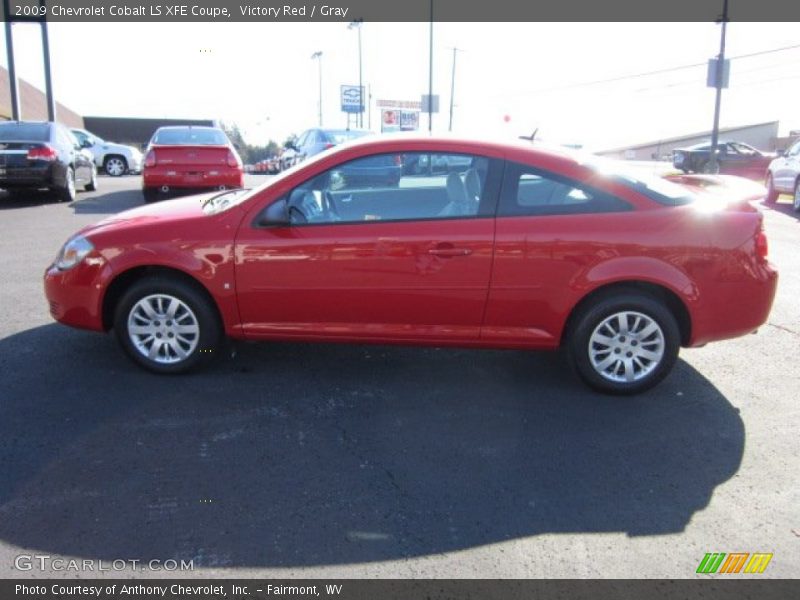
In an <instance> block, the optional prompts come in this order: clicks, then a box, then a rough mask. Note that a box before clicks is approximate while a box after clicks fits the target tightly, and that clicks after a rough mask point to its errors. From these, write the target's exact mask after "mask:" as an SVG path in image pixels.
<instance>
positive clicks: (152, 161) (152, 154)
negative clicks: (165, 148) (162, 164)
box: [144, 150, 156, 167]
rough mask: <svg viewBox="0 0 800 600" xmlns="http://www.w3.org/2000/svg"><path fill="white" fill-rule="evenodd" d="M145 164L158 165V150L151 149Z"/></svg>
mask: <svg viewBox="0 0 800 600" xmlns="http://www.w3.org/2000/svg"><path fill="white" fill-rule="evenodd" d="M144 166H145V167H155V166H156V151H155V150H150V151H149V152H148V153H147V156H145V158H144Z"/></svg>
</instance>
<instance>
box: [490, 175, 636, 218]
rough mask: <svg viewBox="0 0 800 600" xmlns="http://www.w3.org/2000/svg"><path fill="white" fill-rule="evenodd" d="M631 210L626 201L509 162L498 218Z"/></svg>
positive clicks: (559, 177) (560, 177) (578, 183)
mask: <svg viewBox="0 0 800 600" xmlns="http://www.w3.org/2000/svg"><path fill="white" fill-rule="evenodd" d="M632 209H633V207H632V206H631V205H630V204H629V203H628V202H626V201H625V200H623V199H621V198H618V197H616V196H614V195H612V194H609V193H608V192H604V191H602V190H598V189H595V188H592V187H589V186H586V185H584V184H583V183H581V182H578V181H573V180H571V179H568V178H565V177H562V176H560V175H557V174H554V173H549V172H546V171H542V170H539V169H536V168H534V167H529V166H527V165H523V164H520V163H508V165H507V166H506V172H505V176H504V178H503V189H502V192H501V196H500V208H499V212H498V216H539V215H541V216H544V215H571V214H590V213H606V212H623V211H628V210H632Z"/></svg>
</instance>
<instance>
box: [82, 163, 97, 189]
mask: <svg viewBox="0 0 800 600" xmlns="http://www.w3.org/2000/svg"><path fill="white" fill-rule="evenodd" d="M84 189H85V190H86V191H87V192H96V191H97V167H96V166H94V164H92V176H91V177H90V178H89V183H87V184H86V186H85V187H84Z"/></svg>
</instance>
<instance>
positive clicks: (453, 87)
mask: <svg viewBox="0 0 800 600" xmlns="http://www.w3.org/2000/svg"><path fill="white" fill-rule="evenodd" d="M457 52H461V50H460V49H459V48H453V75H452V78H451V79H450V125H449V126H448V128H447V131H453V105H454V99H455V95H456V53H457Z"/></svg>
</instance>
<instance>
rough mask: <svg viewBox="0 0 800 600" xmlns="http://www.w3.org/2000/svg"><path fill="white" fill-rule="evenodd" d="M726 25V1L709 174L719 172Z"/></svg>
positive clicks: (724, 3) (725, 4)
mask: <svg viewBox="0 0 800 600" xmlns="http://www.w3.org/2000/svg"><path fill="white" fill-rule="evenodd" d="M727 25H728V0H723V4H722V34H721V36H720V41H719V54H718V55H717V64H716V67H717V69H716V71H717V72H716V77H715V82H714V83H715V84H716V86H715V87H716V88H717V95H716V100H715V102H714V128H713V129H712V130H711V157H710V159H709V161H708V170H709V171H710V172H711V173H717V172H719V163H718V161H717V144H718V143H719V111H720V104H721V103H722V83H723V81H722V77H723V73H724V72H725V30H726V27H727Z"/></svg>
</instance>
